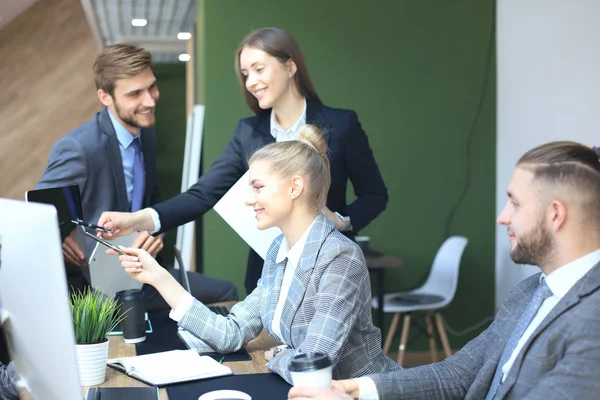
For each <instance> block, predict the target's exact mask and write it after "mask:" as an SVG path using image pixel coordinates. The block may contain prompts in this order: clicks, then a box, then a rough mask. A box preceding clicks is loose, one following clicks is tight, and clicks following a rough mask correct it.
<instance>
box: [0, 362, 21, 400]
mask: <svg viewBox="0 0 600 400" xmlns="http://www.w3.org/2000/svg"><path fill="white" fill-rule="evenodd" d="M15 376H16V371H15V367H14V365H13V363H10V364H8V365H3V364H2V363H0V399H1V400H5V399H6V400H13V399H18V398H19V392H18V391H17V387H16V385H15V382H14V380H13V379H14V378H15Z"/></svg>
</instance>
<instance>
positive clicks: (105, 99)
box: [98, 89, 113, 107]
mask: <svg viewBox="0 0 600 400" xmlns="http://www.w3.org/2000/svg"><path fill="white" fill-rule="evenodd" d="M98 99H100V103H102V104H103V105H104V106H105V107H111V106H112V105H113V98H112V96H111V95H110V94H109V93H107V92H105V91H104V90H102V89H98Z"/></svg>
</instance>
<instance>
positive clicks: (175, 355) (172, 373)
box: [107, 350, 233, 386]
mask: <svg viewBox="0 0 600 400" xmlns="http://www.w3.org/2000/svg"><path fill="white" fill-rule="evenodd" d="M107 365H108V366H109V367H111V368H114V369H117V370H119V371H121V372H124V373H125V374H127V376H130V377H132V378H134V379H137V380H139V381H141V382H144V383H146V384H148V385H152V386H165V385H169V384H172V383H178V382H187V381H194V380H198V379H206V378H214V377H217V376H225V375H231V374H233V372H232V371H231V369H230V368H229V367H227V366H226V365H223V364H221V363H219V362H218V361H215V360H214V359H212V358H211V357H207V356H201V355H200V354H198V353H197V352H196V351H194V350H171V351H164V352H161V353H154V354H145V355H143V356H135V357H123V358H111V359H109V360H108V362H107Z"/></svg>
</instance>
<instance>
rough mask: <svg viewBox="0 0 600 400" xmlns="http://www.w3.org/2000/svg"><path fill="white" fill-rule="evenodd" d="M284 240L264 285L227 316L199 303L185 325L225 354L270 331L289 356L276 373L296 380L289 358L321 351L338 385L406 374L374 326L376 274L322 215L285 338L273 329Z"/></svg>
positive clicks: (284, 319)
mask: <svg viewBox="0 0 600 400" xmlns="http://www.w3.org/2000/svg"><path fill="white" fill-rule="evenodd" d="M282 238H283V235H281V236H279V237H278V238H277V239H275V241H273V244H272V245H271V247H270V249H269V251H268V253H267V259H266V260H265V265H264V269H263V272H262V277H261V279H260V280H259V281H258V287H257V288H256V289H255V290H254V291H253V292H252V293H250V294H249V295H248V297H246V299H245V300H244V301H242V302H240V303H238V304H236V305H235V306H234V307H233V308H232V309H231V313H230V314H229V316H227V317H223V316H220V315H217V314H214V313H212V312H211V311H209V310H208V308H206V307H205V306H204V305H203V304H202V303H200V302H198V301H194V304H193V305H192V307H191V308H190V309H189V311H188V312H187V313H186V315H185V316H184V318H183V319H182V320H181V321H180V325H181V326H182V327H183V328H185V329H186V330H188V331H190V332H192V333H194V334H195V335H196V336H198V337H199V338H201V339H202V340H204V341H206V342H207V343H209V344H210V345H211V346H212V347H213V348H215V349H217V350H218V351H219V352H222V353H226V352H232V351H236V350H238V349H240V348H241V347H243V346H244V345H245V344H246V343H248V342H249V341H250V340H252V339H254V338H255V337H257V336H258V335H259V334H260V332H261V330H262V329H263V328H264V329H265V331H266V332H267V333H268V335H269V336H270V337H271V339H273V340H274V341H275V342H276V343H278V344H286V345H288V346H290V349H288V350H284V351H282V352H281V353H279V354H278V355H277V357H275V358H274V359H273V360H271V361H270V362H269V363H268V364H267V366H268V368H269V369H270V370H271V371H273V372H276V373H278V374H279V375H281V376H282V377H283V378H284V379H286V380H287V381H288V382H291V377H290V373H289V371H288V369H287V365H288V362H289V360H290V359H291V358H292V357H293V356H294V355H296V354H298V353H308V352H321V353H325V354H327V355H328V356H329V358H330V359H331V362H332V365H333V377H334V379H345V378H352V377H358V376H363V375H366V374H370V373H378V372H385V371H391V370H394V369H398V368H400V367H399V366H398V364H396V363H395V362H394V361H392V360H391V359H389V358H387V357H386V356H384V355H383V352H382V350H381V332H380V331H379V329H378V328H376V327H375V326H373V322H372V320H371V289H370V283H369V273H368V271H367V267H366V264H365V260H364V257H363V254H362V252H361V251H360V249H359V248H358V246H357V245H356V244H355V243H354V242H352V241H351V240H350V239H348V238H346V237H345V236H344V235H342V234H341V233H339V232H338V231H336V230H335V229H334V227H333V224H332V223H331V222H330V221H328V220H327V219H326V218H325V217H324V216H323V215H322V214H319V216H318V217H317V219H316V221H315V223H314V224H313V227H312V229H311V231H310V232H309V235H308V239H307V242H306V245H305V247H304V250H303V253H302V256H301V258H300V261H299V263H298V267H297V268H296V272H295V274H294V277H293V279H292V283H291V286H290V289H289V292H288V297H287V299H286V302H285V304H284V307H283V312H282V315H281V325H280V328H281V334H282V336H283V338H284V341H283V342H284V343H282V342H281V339H280V338H279V337H278V336H276V335H275V334H274V333H273V331H272V329H271V324H272V321H273V314H274V312H275V308H276V306H277V302H278V300H279V293H280V290H281V284H282V281H283V274H284V272H285V262H286V261H283V262H281V263H279V264H277V263H276V262H275V259H276V257H277V253H278V251H279V245H280V244H281V241H282Z"/></svg>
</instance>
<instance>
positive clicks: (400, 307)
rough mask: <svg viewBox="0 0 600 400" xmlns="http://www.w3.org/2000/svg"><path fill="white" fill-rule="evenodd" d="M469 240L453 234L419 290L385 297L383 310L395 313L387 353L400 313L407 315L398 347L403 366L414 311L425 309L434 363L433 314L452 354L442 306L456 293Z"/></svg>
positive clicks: (374, 302) (374, 306) (443, 342)
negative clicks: (460, 269) (441, 311)
mask: <svg viewBox="0 0 600 400" xmlns="http://www.w3.org/2000/svg"><path fill="white" fill-rule="evenodd" d="M467 242H468V239H467V238H464V237H461V236H452V237H450V238H448V239H446V241H444V243H443V244H442V246H441V247H440V248H439V250H438V252H437V254H436V255H435V258H434V260H433V265H432V267H431V271H430V272H429V276H428V277H427V281H426V282H425V284H424V285H423V286H421V287H419V288H418V289H414V290H410V291H406V292H397V293H389V294H386V295H385V296H384V303H383V304H384V307H383V312H385V313H394V318H393V319H392V324H391V326H390V330H389V331H388V334H387V337H386V339H385V344H384V347H383V352H384V353H385V354H387V353H388V350H389V348H390V344H391V342H392V339H393V337H394V334H395V333H396V328H397V326H398V321H399V319H400V315H401V314H404V322H403V324H402V335H401V337H400V347H399V348H398V358H397V361H398V364H400V365H402V361H403V359H404V352H405V350H406V341H407V339H408V332H409V329H410V322H411V313H416V312H425V322H426V324H427V334H428V335H429V349H430V351H431V359H432V362H436V361H437V350H436V344H435V334H434V330H433V324H432V321H431V315H432V314H433V315H434V316H435V322H436V325H437V329H438V332H439V336H440V341H441V342H442V346H443V347H444V352H445V353H446V357H449V356H451V355H452V351H451V350H450V344H449V343H448V336H447V335H446V330H445V329H444V324H443V321H442V316H441V314H440V312H439V310H440V309H441V308H444V307H446V306H447V305H448V304H450V302H451V301H452V299H453V298H454V294H455V293H456V286H457V285H458V269H459V266H460V260H461V257H462V254H463V251H464V249H465V246H466V245H467ZM372 304H373V308H378V304H377V299H376V298H375V299H373V303H372Z"/></svg>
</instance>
